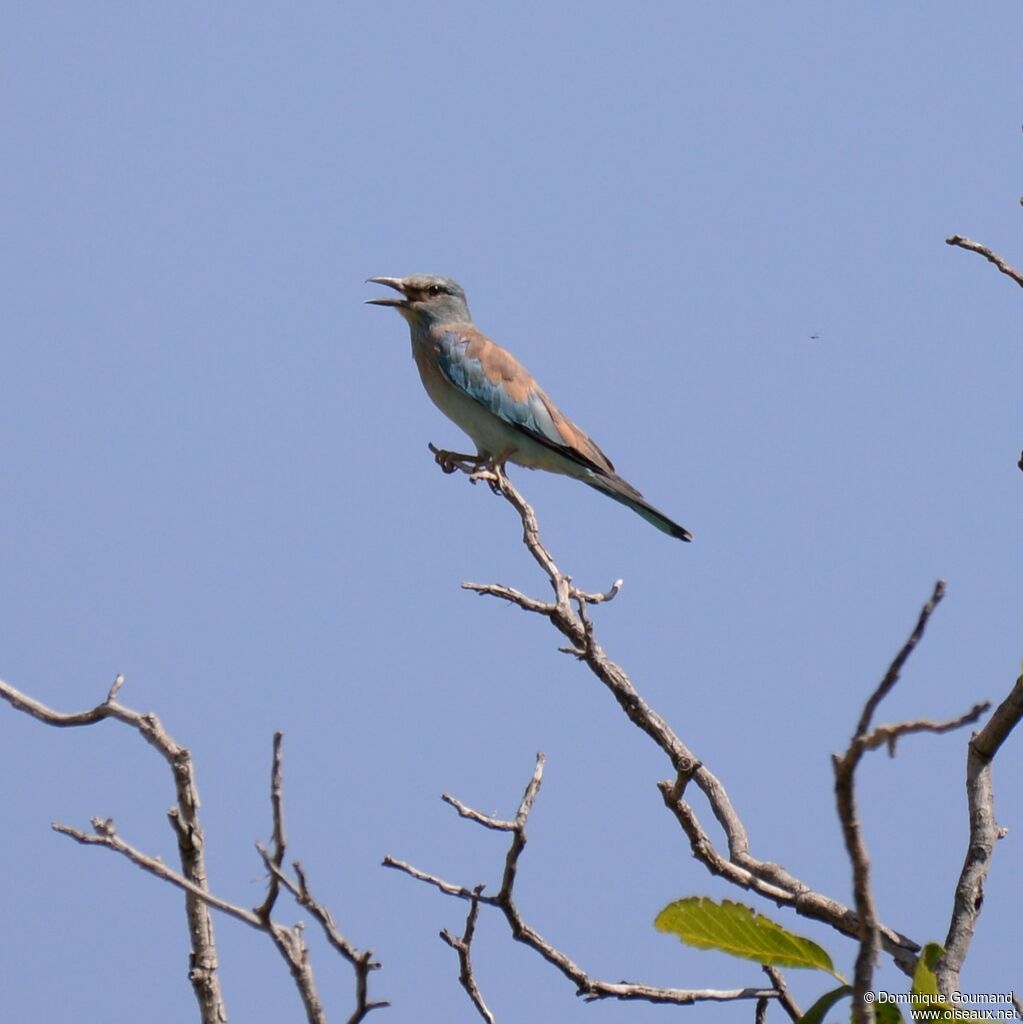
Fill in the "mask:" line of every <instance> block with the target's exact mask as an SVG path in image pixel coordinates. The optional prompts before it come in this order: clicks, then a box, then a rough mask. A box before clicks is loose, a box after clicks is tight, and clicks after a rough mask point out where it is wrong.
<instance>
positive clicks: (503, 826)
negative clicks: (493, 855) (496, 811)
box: [440, 793, 515, 832]
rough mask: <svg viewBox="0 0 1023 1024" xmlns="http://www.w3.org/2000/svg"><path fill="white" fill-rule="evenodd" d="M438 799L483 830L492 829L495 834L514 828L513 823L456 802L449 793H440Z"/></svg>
mask: <svg viewBox="0 0 1023 1024" xmlns="http://www.w3.org/2000/svg"><path fill="white" fill-rule="evenodd" d="M440 798H441V800H443V801H444V803H446V804H450V805H451V806H452V807H454V809H455V810H456V811H458V813H459V815H461V817H463V818H468V819H469V820H470V821H475V822H476V824H477V825H482V826H483V827H484V828H491V829H494V831H495V832H511V831H513V830H514V828H515V822H514V821H502V820H501V819H500V818H493V817H491V816H490V815H489V814H483V813H482V812H481V811H475V810H473V809H472V808H471V807H467V806H466V805H465V804H463V803H462V801H461V800H457V799H456V798H455V797H453V796H452V795H451V794H450V793H441V795H440Z"/></svg>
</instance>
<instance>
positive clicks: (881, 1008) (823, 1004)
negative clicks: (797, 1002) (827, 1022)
mask: <svg viewBox="0 0 1023 1024" xmlns="http://www.w3.org/2000/svg"><path fill="white" fill-rule="evenodd" d="M852 991H853V990H852V985H841V986H839V987H838V988H835V989H832V990H831V991H830V992H825V993H824V995H822V996H821V997H820V999H818V1000H817V1002H816V1003H814V1004H813V1006H811V1007H810V1009H809V1010H807V1011H806V1013H804V1014H803V1016H802V1017H800V1018H799V1024H823V1022H824V1017H825V1014H827V1012H828V1010H830V1009H831V1008H832V1007H833V1006H834V1005H835V1003H837V1002H838V1001H839V999H844V998H845V997H846V996H851V995H852ZM874 1020H875V1021H876V1022H877V1024H904V1021H903V1019H902V1014H901V1013H900V1012H899V1008H898V1007H897V1006H896V1005H895V1004H894V1003H874Z"/></svg>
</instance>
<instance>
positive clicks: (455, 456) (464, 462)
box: [429, 444, 486, 474]
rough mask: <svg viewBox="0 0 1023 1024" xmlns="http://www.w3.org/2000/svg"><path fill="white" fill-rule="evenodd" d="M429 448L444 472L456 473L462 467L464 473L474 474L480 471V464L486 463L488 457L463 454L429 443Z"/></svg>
mask: <svg viewBox="0 0 1023 1024" xmlns="http://www.w3.org/2000/svg"><path fill="white" fill-rule="evenodd" d="M429 448H430V451H431V452H433V459H434V462H436V463H437V465H438V466H440V468H441V472H444V473H454V472H455V471H456V470H459V469H460V470H461V471H462V472H463V473H469V474H472V473H476V472H478V471H479V468H480V466H482V465H484V464H485V463H486V459H483V458H481V457H480V456H478V455H463V454H461V452H449V451H445V450H444V449H443V448H437V447H435V446H434V445H432V444H431V445H429Z"/></svg>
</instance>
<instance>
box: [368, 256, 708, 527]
mask: <svg viewBox="0 0 1023 1024" xmlns="http://www.w3.org/2000/svg"><path fill="white" fill-rule="evenodd" d="M369 280H370V282H372V283H374V284H383V285H387V286H388V287H389V288H393V289H394V290H395V291H396V292H399V293H400V294H401V297H400V298H397V297H388V298H382V299H370V300H369V302H370V304H372V305H376V306H391V307H392V308H393V309H396V310H397V311H398V312H399V313H400V314H401V315H402V317H404V319H405V320H406V321H407V322H408V325H409V329H410V331H411V333H412V357H413V358H414V359H415V361H416V366H418V367H419V376H420V377H421V378H422V381H423V386H424V387H425V388H426V393H427V394H428V395H429V396H430V398H431V399H432V400H433V403H434V405H436V406H437V408H438V409H440V411H441V412H442V413H444V415H445V416H447V417H448V419H450V420H453V421H454V422H455V423H456V424H458V426H459V427H461V428H462V430H464V431H465V432H466V433H467V434H468V435H469V437H471V438H472V440H473V441H474V442H475V444H476V451H477V454H476V455H475V456H471V455H464V456H463V455H457V454H454V453H451V452H441V453H438V457H437V458H438V462H440V464H441V466H442V467H443V468H445V469H446V470H447V471H448V472H451V471H452V470H453V469H454V467H455V465H456V464H462V465H465V464H469V465H473V466H476V467H489V468H493V469H497V470H503V469H504V465H505V463H506V462H513V463H515V464H516V465H519V466H525V467H527V468H528V469H546V470H548V471H549V472H551V473H562V474H564V475H565V476H570V477H574V478H575V479H576V480H582V482H583V483H584V484H589V486H590V487H592V488H594V489H595V490H598V491H600V492H601V493H602V494H606V495H607V496H608V497H609V498H614V500H615V501H618V502H621V503H622V504H623V505H626V506H628V507H629V508H631V509H632V510H633V511H634V512H636V513H638V514H639V515H641V516H642V517H643V518H644V519H645V520H646V521H647V522H648V523H652V524H653V525H654V526H656V527H657V529H658V530H663V531H664V532H665V533H667V534H669V535H670V536H672V537H677V538H678V539H679V540H692V534H691V533H690V532H689V531H688V530H687V529H686V528H685V527H683V526H679V525H678V523H676V522H674V521H673V520H671V519H669V518H668V517H667V516H666V515H665V514H664V513H663V512H659V511H658V510H657V509H656V508H654V507H653V505H651V504H650V503H649V502H648V501H647V500H646V498H644V497H643V495H642V494H640V493H639V491H637V490H636V488H635V487H633V486H632V485H631V484H629V483H627V482H626V481H625V480H623V479H622V478H621V477H620V476H619V475H618V474H617V473H616V472H615V468H614V466H613V465H612V464H611V460H610V459H609V458H608V457H607V456H606V455H605V454H604V453H603V452H602V451H601V450H600V448H598V447H597V445H596V443H595V442H594V441H593V440H591V439H590V438H589V437H587V436H586V434H585V433H583V431H582V430H580V429H579V427H577V426H576V425H575V424H574V423H573V422H572V421H571V420H570V419H568V417H567V416H565V415H564V414H563V413H562V412H561V411H560V410H559V409H558V407H557V406H556V405H555V404H554V403H553V402H552V401H551V400H550V399H549V398H548V397H547V395H546V393H545V392H544V390H543V388H541V387H540V385H539V384H537V382H536V381H535V380H534V379H533V377H532V375H531V374H530V373H529V371H528V370H527V369H526V368H525V367H524V366H523V365H522V364H521V363H520V362H519V361H518V360H517V359H516V358H515V357H514V356H513V355H512V354H511V353H510V352H508V351H506V350H505V349H503V348H501V346H500V345H498V344H496V343H495V342H493V341H491V340H490V339H489V338H488V337H486V335H484V334H482V333H481V332H480V331H479V330H477V328H476V327H475V326H474V325H473V322H472V317H471V316H470V315H469V306H468V303H467V302H466V299H465V292H464V291H463V290H462V287H461V285H459V284H458V283H457V282H456V281H452V280H451V278H449V277H436V276H434V275H432V274H413V275H412V276H410V277H371V278H370V279H369Z"/></svg>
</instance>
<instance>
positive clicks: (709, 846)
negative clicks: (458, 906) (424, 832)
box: [432, 469, 920, 976]
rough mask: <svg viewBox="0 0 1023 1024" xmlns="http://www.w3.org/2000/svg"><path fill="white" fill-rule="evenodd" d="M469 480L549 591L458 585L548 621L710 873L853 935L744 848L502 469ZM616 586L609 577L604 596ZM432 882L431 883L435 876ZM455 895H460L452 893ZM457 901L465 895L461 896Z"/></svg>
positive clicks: (899, 946)
mask: <svg viewBox="0 0 1023 1024" xmlns="http://www.w3.org/2000/svg"><path fill="white" fill-rule="evenodd" d="M470 479H472V480H474V481H475V480H484V481H485V482H486V483H488V484H489V485H490V487H491V489H492V490H494V491H495V492H496V493H498V494H500V495H501V496H502V497H503V498H504V499H505V500H506V501H507V502H508V503H509V504H510V505H511V506H512V507H513V508H514V509H515V511H516V512H517V513H518V515H519V519H520V521H521V523H522V540H523V543H524V544H525V546H526V548H527V550H528V551H529V553H530V555H531V556H532V558H533V560H534V561H535V562H536V563H537V565H538V566H539V567H540V568H541V569H542V570H543V572H544V573H545V575H546V576H547V579H548V581H549V583H550V586H551V589H552V590H553V600H550V601H540V600H537V599H536V598H532V597H529V596H527V595H524V594H521V593H520V592H519V591H515V590H512V588H510V587H505V586H503V585H501V584H497V583H486V584H484V583H465V584H463V586H464V587H465V588H466V589H469V590H473V591H475V592H476V593H478V594H487V595H490V596H495V597H500V598H502V599H503V600H508V601H511V602H512V603H513V604H516V605H517V606H518V607H520V608H522V609H523V610H524V611H528V612H533V613H535V614H539V615H542V616H544V617H545V618H547V619H549V620H550V622H551V624H552V625H553V626H554V627H555V629H557V630H558V631H559V632H560V633H561V634H562V635H563V636H564V637H565V638H566V639H567V640H568V646H567V647H564V648H562V650H565V651H567V652H568V653H571V654H572V655H574V656H575V657H576V658H578V659H579V660H580V661H582V662H584V663H585V664H586V666H587V668H589V669H590V671H591V672H592V673H593V674H594V675H595V676H596V677H597V678H598V679H599V680H600V681H601V682H602V683H603V684H604V686H605V687H607V689H608V690H609V691H610V693H611V695H612V696H613V697H614V699H615V701H616V702H617V703H618V705H619V707H620V708H621V709H622V711H623V712H624V713H625V715H626V716H627V717H628V718H629V720H630V721H631V722H632V723H633V724H634V725H636V726H637V727H638V728H639V729H641V730H642V731H643V732H644V733H646V735H647V736H649V737H650V739H651V740H652V741H653V742H654V743H655V744H656V745H657V746H658V747H659V748H660V749H661V751H663V753H664V754H665V756H666V757H667V758H668V760H669V762H670V764H671V766H672V769H673V772H674V779H673V781H670V782H662V783H659V784H658V787H659V789H660V791H661V796H662V798H663V800H664V802H665V804H666V806H667V807H668V808H669V809H670V810H671V811H672V813H673V814H674V815H675V817H676V819H677V820H678V822H679V824H680V826H681V827H682V829H683V831H684V832H685V834H686V836H687V838H688V840H689V845H690V848H691V850H692V853H693V856H694V857H696V859H697V860H699V861H700V862H701V863H702V864H703V865H704V866H705V867H706V868H707V870H708V871H710V872H711V873H712V874H715V875H719V876H720V877H722V878H725V879H727V880H728V881H731V882H733V883H734V884H736V885H739V886H742V887H743V888H745V889H748V890H750V891H752V892H756V893H758V894H759V895H761V896H764V897H765V898H766V899H769V900H771V901H772V902H774V903H776V904H777V905H778V906H781V907H791V908H792V909H793V910H795V912H796V913H797V914H800V915H802V916H804V917H807V918H810V919H812V920H816V921H822V922H824V923H825V924H828V925H830V926H831V927H833V928H835V929H837V930H838V931H840V932H842V933H843V934H845V935H848V936H850V937H852V938H856V939H858V938H859V935H860V922H859V919H858V917H857V914H856V912H855V911H854V910H853V909H851V908H850V907H847V906H845V905H844V904H842V903H841V902H839V901H838V900H835V899H832V898H830V897H828V896H825V895H823V894H821V893H818V892H815V891H814V890H813V889H811V888H810V887H809V886H808V885H806V884H805V883H803V882H802V881H800V880H799V879H798V878H796V877H795V876H793V875H792V874H790V873H789V872H788V871H786V870H785V869H784V868H782V867H780V866H779V865H777V864H774V863H772V862H770V861H763V860H760V859H758V858H756V857H754V856H753V855H752V854H751V853H750V842H749V835H748V833H747V831H746V828H745V826H744V825H743V823H742V820H741V819H740V817H739V815H738V814H737V812H736V811H735V808H734V807H733V806H732V803H731V800H730V799H729V797H728V793H727V792H726V790H725V787H724V786H723V785H722V783H721V781H720V779H718V778H717V776H716V775H714V773H713V772H712V771H711V770H710V769H709V768H708V767H707V766H706V765H705V764H703V763H702V762H701V761H700V760H699V758H697V756H696V755H695V754H694V753H693V752H692V751H691V750H690V749H689V748H688V747H687V746H686V745H685V743H683V741H682V740H681V739H680V738H679V736H678V735H677V734H676V733H675V732H674V731H673V730H672V728H671V727H670V726H669V725H668V723H667V722H666V721H665V720H664V719H663V718H662V717H661V716H660V715H659V714H658V713H657V712H656V711H654V710H653V708H651V707H650V705H649V704H647V702H646V701H645V700H644V699H643V697H642V696H641V695H640V693H639V692H638V691H637V690H636V688H635V686H634V685H633V684H632V681H631V680H630V679H629V677H628V675H627V674H626V673H625V671H624V670H623V669H622V668H621V666H620V665H618V664H617V663H616V662H614V661H612V660H611V658H609V657H608V655H607V654H606V653H605V651H604V650H603V648H602V647H601V645H600V644H599V642H598V641H597V639H596V636H595V634H594V629H593V624H592V622H591V621H590V620H589V618H588V617H587V616H586V614H585V606H586V605H587V604H593V603H599V602H594V601H592V600H590V598H592V597H593V596H594V595H589V594H587V593H586V592H584V591H581V590H579V589H578V588H576V587H574V585H573V584H572V580H571V577H569V576H567V575H566V574H565V573H562V572H561V571H560V570H559V569H558V567H557V565H556V563H555V561H554V558H553V557H552V556H551V554H550V552H548V551H547V549H546V548H545V547H544V545H543V543H542V542H541V539H540V531H539V527H538V525H537V520H536V514H535V513H534V511H533V509H532V508H531V507H530V505H529V504H528V503H527V502H526V500H525V499H524V498H523V497H522V495H521V494H520V493H519V491H518V490H517V489H516V488H515V486H514V485H513V484H512V483H511V481H510V480H509V479H508V477H507V475H506V474H505V473H504V472H497V471H490V470H478V469H477V470H474V471H473V472H472V473H471V474H470ZM620 589H621V581H620V580H619V581H617V582H616V583H615V584H614V586H612V587H611V589H610V590H609V591H608V592H607V594H606V595H604V596H605V598H606V599H608V600H609V599H610V598H612V597H614V596H615V595H616V594H617V593H618V592H619V590H620ZM691 784H693V785H695V786H696V788H697V789H699V790H700V791H701V792H702V793H703V796H704V797H705V798H706V800H707V802H708V804H709V806H710V810H711V813H712V814H713V816H714V818H715V819H716V820H717V822H718V825H719V826H720V827H721V829H722V831H723V832H724V835H725V839H726V842H727V847H728V853H727V856H726V855H724V854H722V853H721V852H719V851H718V850H717V848H716V847H715V845H714V842H713V841H712V840H711V838H710V836H709V835H708V833H707V832H706V831H705V830H704V828H703V827H702V825H701V824H700V822H699V819H698V818H697V815H696V812H695V810H694V809H693V807H692V805H691V804H690V803H689V802H688V801H687V800H686V799H685V795H686V790H687V788H688V787H689V786H690V785H691ZM432 884H434V885H437V881H434V882H433V883H432ZM445 884H449V883H445ZM460 895H461V893H460ZM462 898H466V897H465V896H464V895H462ZM878 928H879V930H880V941H881V945H882V947H883V948H884V949H885V951H886V952H887V953H888V954H889V955H890V956H891V957H892V958H893V960H894V961H895V963H896V964H897V965H898V967H899V968H900V969H901V970H902V971H903V972H904V973H905V974H907V975H910V976H912V973H913V970H914V968H915V966H916V958H917V954H918V952H919V950H920V946H919V944H918V943H916V942H914V941H913V940H912V939H911V938H909V937H907V936H905V935H902V934H901V933H899V932H897V931H895V930H894V929H892V928H889V927H887V926H885V925H883V924H879V925H878Z"/></svg>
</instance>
